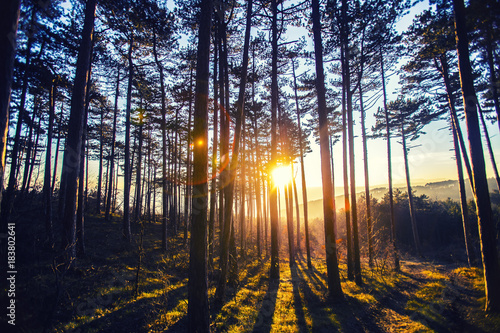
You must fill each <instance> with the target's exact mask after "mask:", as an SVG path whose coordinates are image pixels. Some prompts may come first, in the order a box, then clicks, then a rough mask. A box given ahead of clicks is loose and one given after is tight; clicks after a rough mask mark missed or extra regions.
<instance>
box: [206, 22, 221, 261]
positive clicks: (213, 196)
mask: <svg viewBox="0 0 500 333" xmlns="http://www.w3.org/2000/svg"><path fill="white" fill-rule="evenodd" d="M215 28H216V27H215ZM214 35H215V41H214V63H213V66H214V67H213V72H214V74H213V89H214V102H213V103H214V118H213V122H214V130H213V142H212V172H211V181H210V216H209V221H208V265H209V267H210V269H212V268H213V260H214V247H215V243H214V242H215V210H216V208H215V206H216V200H217V145H218V144H219V141H218V138H219V120H218V116H219V104H218V98H219V86H218V82H217V75H218V73H217V69H218V67H217V61H218V60H219V59H218V52H217V51H218V47H217V46H218V45H219V41H218V38H219V35H218V32H215V33H214Z"/></svg>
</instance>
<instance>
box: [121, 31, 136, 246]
mask: <svg viewBox="0 0 500 333" xmlns="http://www.w3.org/2000/svg"><path fill="white" fill-rule="evenodd" d="M133 47H134V38H133V37H132V34H131V35H130V40H129V47H128V87H127V105H126V111H125V112H126V114H125V156H124V158H125V161H124V163H125V167H124V172H123V178H124V180H123V183H124V185H123V237H124V239H125V241H126V242H130V240H131V232H130V180H131V179H130V177H131V175H132V173H131V168H130V110H131V108H132V83H133V80H134V64H133V62H132V51H133Z"/></svg>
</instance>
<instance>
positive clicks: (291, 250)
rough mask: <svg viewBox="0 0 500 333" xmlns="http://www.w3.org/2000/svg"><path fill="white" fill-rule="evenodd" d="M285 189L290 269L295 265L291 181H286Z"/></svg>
mask: <svg viewBox="0 0 500 333" xmlns="http://www.w3.org/2000/svg"><path fill="white" fill-rule="evenodd" d="M284 187H285V188H284V191H285V201H286V224H287V231H288V254H289V258H290V259H289V260H290V269H291V268H292V267H294V266H295V247H294V237H293V192H292V183H291V181H290V182H288V184H287V185H285V186H284Z"/></svg>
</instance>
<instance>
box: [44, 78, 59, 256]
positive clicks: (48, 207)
mask: <svg viewBox="0 0 500 333" xmlns="http://www.w3.org/2000/svg"><path fill="white" fill-rule="evenodd" d="M56 86H57V78H55V77H54V78H53V79H52V83H51V86H50V92H49V124H48V129H47V148H46V151H45V170H44V182H43V197H44V203H45V204H44V215H45V232H46V234H47V238H46V240H47V242H48V245H49V246H50V248H53V247H54V231H53V224H52V190H51V182H50V179H51V172H50V164H51V159H52V136H53V127H54V114H55V104H56Z"/></svg>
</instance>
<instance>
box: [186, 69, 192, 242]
mask: <svg viewBox="0 0 500 333" xmlns="http://www.w3.org/2000/svg"><path fill="white" fill-rule="evenodd" d="M189 95H190V97H189V117H188V124H187V133H186V136H187V148H186V151H187V153H186V154H187V156H186V190H185V193H186V194H185V196H184V245H187V241H188V237H187V232H188V228H189V199H190V198H191V188H192V186H191V183H192V181H191V123H192V115H193V110H192V105H193V98H192V96H193V67H191V72H190V81H189Z"/></svg>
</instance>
